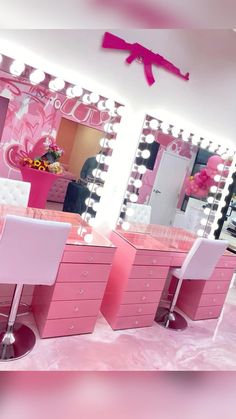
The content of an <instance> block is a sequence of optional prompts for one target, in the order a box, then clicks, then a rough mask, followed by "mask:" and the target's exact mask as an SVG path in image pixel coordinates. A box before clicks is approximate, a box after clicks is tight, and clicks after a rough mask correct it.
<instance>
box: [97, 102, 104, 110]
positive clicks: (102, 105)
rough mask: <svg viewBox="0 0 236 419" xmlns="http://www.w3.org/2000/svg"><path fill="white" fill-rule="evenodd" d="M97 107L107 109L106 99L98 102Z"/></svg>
mask: <svg viewBox="0 0 236 419" xmlns="http://www.w3.org/2000/svg"><path fill="white" fill-rule="evenodd" d="M97 108H98V110H99V111H105V109H106V105H105V102H104V100H99V102H98V104H97Z"/></svg>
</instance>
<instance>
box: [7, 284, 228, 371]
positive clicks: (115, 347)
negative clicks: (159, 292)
mask: <svg viewBox="0 0 236 419" xmlns="http://www.w3.org/2000/svg"><path fill="white" fill-rule="evenodd" d="M23 319H24V322H25V323H27V324H30V325H31V327H33V328H34V329H35V326H34V321H33V319H32V317H30V316H28V318H26V317H21V318H20V320H21V321H23ZM188 323H189V327H188V329H186V330H185V331H182V332H173V331H167V330H166V329H163V328H161V327H160V326H158V325H157V324H156V323H155V324H154V325H153V326H152V327H149V328H143V329H135V330H126V331H116V332H114V331H112V330H111V328H110V327H109V325H108V324H107V322H106V321H105V319H104V318H103V317H102V316H101V317H100V319H99V321H98V323H97V326H96V328H95V331H94V333H93V334H89V335H80V336H73V337H64V338H55V339H43V340H41V339H38V340H37V343H36V346H35V348H34V349H33V351H32V352H31V353H30V354H29V355H28V356H27V357H25V358H22V359H20V360H18V361H13V362H9V363H0V370H1V371H6V370H21V371H22V370H47V371H50V370H51V371H55V370H64V371H66V370H67V371H68V370H69V371H73V370H77V371H114V370H123V371H137V370H139V371H145V370H146V371H153V370H154V371H156V370H173V371H176V370H179V371H181V370H182V371H183V370H193V371H197V370H205V371H209V370H236V326H235V325H236V288H231V289H230V292H229V294H228V298H227V303H226V305H225V308H224V311H223V315H222V318H221V319H220V320H218V321H217V320H207V321H206V320H205V321H199V322H191V321H190V320H189V321H188Z"/></svg>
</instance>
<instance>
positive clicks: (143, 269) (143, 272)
mask: <svg viewBox="0 0 236 419" xmlns="http://www.w3.org/2000/svg"><path fill="white" fill-rule="evenodd" d="M168 271H169V268H168V267H165V266H137V265H136V266H133V268H132V270H131V272H130V278H166V276H167V273H168Z"/></svg>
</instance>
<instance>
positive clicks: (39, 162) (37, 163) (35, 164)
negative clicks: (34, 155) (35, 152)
mask: <svg viewBox="0 0 236 419" xmlns="http://www.w3.org/2000/svg"><path fill="white" fill-rule="evenodd" d="M33 166H34V167H40V166H41V161H40V160H34V164H33Z"/></svg>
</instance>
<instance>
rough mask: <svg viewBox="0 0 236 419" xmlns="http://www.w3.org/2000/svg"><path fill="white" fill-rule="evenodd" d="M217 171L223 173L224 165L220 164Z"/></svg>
mask: <svg viewBox="0 0 236 419" xmlns="http://www.w3.org/2000/svg"><path fill="white" fill-rule="evenodd" d="M217 170H219V172H222V171H223V170H224V164H223V163H220V164H218V166H217Z"/></svg>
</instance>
